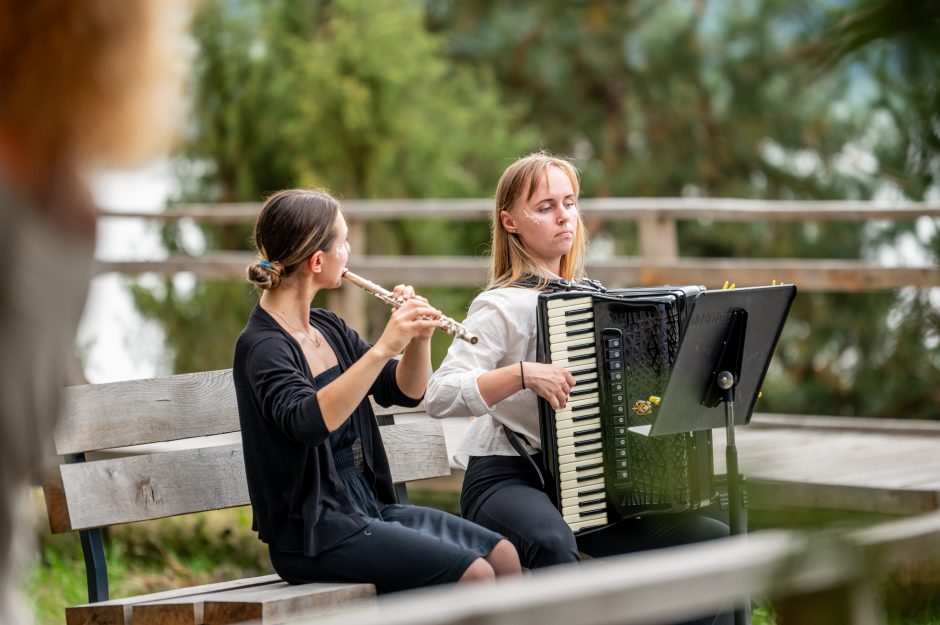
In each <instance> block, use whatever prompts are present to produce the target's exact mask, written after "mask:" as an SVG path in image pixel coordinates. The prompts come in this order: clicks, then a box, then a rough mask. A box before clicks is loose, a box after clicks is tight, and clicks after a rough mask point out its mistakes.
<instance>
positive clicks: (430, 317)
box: [375, 285, 441, 358]
mask: <svg viewBox="0 0 940 625" xmlns="http://www.w3.org/2000/svg"><path fill="white" fill-rule="evenodd" d="M399 287H402V285H399V286H397V287H395V291H394V293H395V294H396V295H400V296H401V297H405V296H404V295H401V294H400V293H399ZM407 288H408V289H410V287H407ZM404 292H406V293H407V291H404ZM440 318H441V311H439V310H438V309H436V308H434V307H433V306H431V305H430V304H428V301H427V300H426V299H424V298H423V297H420V296H417V295H415V294H414V289H411V292H410V296H409V297H408V298H407V299H406V300H405V303H403V304H402V305H401V306H400V307H398V308H396V309H395V310H393V311H392V316H391V317H389V320H388V324H386V326H385V331H384V332H382V336H381V337H380V338H379V340H378V341H376V343H375V347H378V348H380V349H382V350H384V352H385V353H386V355H387V356H388V357H389V358H393V357H395V356H397V355H398V354H400V353H402V351H404V349H405V348H406V347H407V346H408V344H409V343H410V342H411V341H412V340H423V341H427V340H429V339H430V338H431V335H432V334H433V332H434V329H435V328H437V327H438V326H439V325H440Z"/></svg>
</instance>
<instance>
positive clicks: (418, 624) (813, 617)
mask: <svg viewBox="0 0 940 625" xmlns="http://www.w3.org/2000/svg"><path fill="white" fill-rule="evenodd" d="M938 555H940V513H935V514H930V515H924V516H921V517H915V518H911V519H904V520H901V521H893V522H890V523H885V524H882V525H877V526H873V527H870V528H868V529H864V530H860V531H855V532H851V533H842V534H823V535H819V534H808V533H802V532H795V531H788V532H782V531H768V532H760V533H756V534H750V535H748V536H738V537H733V538H729V539H725V540H720V541H712V542H709V543H700V544H696V545H687V546H684V547H677V548H673V549H669V550H664V551H656V552H647V553H640V554H634V555H624V556H615V557H611V558H604V559H602V560H595V561H591V562H587V563H584V564H581V565H569V566H559V567H554V568H552V569H547V570H545V571H544V572H541V571H540V572H538V573H537V574H533V575H532V576H531V577H529V578H521V579H515V580H507V581H498V582H497V583H496V584H495V585H477V586H474V585H469V586H462V587H461V586H458V587H451V588H444V589H440V588H438V589H426V590H421V591H414V592H409V593H402V594H400V595H392V596H389V597H384V598H382V597H380V598H379V601H378V603H377V605H375V604H373V605H369V606H368V607H361V608H358V609H352V610H346V611H343V612H340V613H337V614H335V615H333V616H329V617H325V618H324V617H321V618H318V619H316V620H315V621H301V622H303V623H309V624H310V625H313V624H314V623H316V625H342V624H345V623H357V624H358V625H504V624H506V623H512V624H513V625H641V624H647V623H668V622H674V621H676V620H683V619H688V618H690V617H694V616H700V615H704V614H710V613H712V614H713V613H715V612H716V611H719V610H728V609H730V608H731V607H734V606H739V605H740V604H741V603H742V602H743V601H745V600H747V598H748V597H769V598H771V600H772V601H773V605H774V610H775V613H776V622H777V623H779V624H781V625H788V624H791V623H796V624H799V625H884V623H885V622H886V618H885V610H884V606H883V602H882V595H881V588H882V583H883V581H884V577H885V576H886V575H890V574H892V573H894V572H896V571H898V570H900V569H904V568H905V567H906V568H907V570H910V567H916V566H918V565H924V564H933V563H935V562H936V561H937V558H938ZM298 623H299V622H298Z"/></svg>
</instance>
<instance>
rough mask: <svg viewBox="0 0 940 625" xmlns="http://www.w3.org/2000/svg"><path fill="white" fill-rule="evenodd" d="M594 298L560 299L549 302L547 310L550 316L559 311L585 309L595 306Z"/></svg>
mask: <svg viewBox="0 0 940 625" xmlns="http://www.w3.org/2000/svg"><path fill="white" fill-rule="evenodd" d="M593 305H594V298H592V297H590V296H588V297H571V298H568V297H559V298H558V299H553V300H549V301H548V305H547V306H546V308H547V309H548V311H549V312H548V314H549V315H551V314H554V313H555V312H557V311H559V310H564V309H566V308H574V307H584V306H593Z"/></svg>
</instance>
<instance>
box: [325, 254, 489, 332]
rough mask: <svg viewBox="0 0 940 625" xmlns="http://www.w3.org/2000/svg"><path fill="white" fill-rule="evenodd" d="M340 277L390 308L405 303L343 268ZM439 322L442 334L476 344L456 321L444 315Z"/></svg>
mask: <svg viewBox="0 0 940 625" xmlns="http://www.w3.org/2000/svg"><path fill="white" fill-rule="evenodd" d="M342 275H343V278H345V279H346V280H349V281H350V282H352V283H353V284H355V285H356V286H358V287H361V288H362V289H364V290H366V291H368V292H369V293H372V295H374V296H376V297H377V298H379V299H380V300H382V301H383V302H385V303H386V304H388V305H389V306H391V307H392V308H398V307H399V306H401V305H402V304H404V303H405V300H404V299H402V298H400V297H396V296H395V294H394V293H392V292H391V291H389V290H387V289H384V288H382V287H380V286H379V285H378V284H376V283H375V282H370V281H369V280H366V279H365V278H363V277H362V276H359V275H356V274H354V273H353V272H351V271H350V270H349V269H347V268H345V267H344V268H343V274H342ZM440 321H441V325H440V326H439V327H440V329H441V330H443V331H444V332H447V333H448V334H450V335H451V336H454V337H456V338H458V339H461V340H464V341H467V342H468V343H470V344H471V345H476V342H477V341H478V340H479V339H478V338H477V337H476V335H474V334H473V333H472V332H470V330H468V329H467V328H465V327H464V326H462V325H461V324H460V323H458V322H457V321H454V320H453V319H451V318H450V317H448V316H446V315H441V320H440Z"/></svg>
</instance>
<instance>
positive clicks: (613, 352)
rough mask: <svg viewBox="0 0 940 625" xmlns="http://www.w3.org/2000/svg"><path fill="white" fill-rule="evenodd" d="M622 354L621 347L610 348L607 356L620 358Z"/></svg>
mask: <svg viewBox="0 0 940 625" xmlns="http://www.w3.org/2000/svg"><path fill="white" fill-rule="evenodd" d="M621 355H622V354H621V353H620V350H619V349H608V350H607V357H608V358H617V359H619V358H620V357H621Z"/></svg>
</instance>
